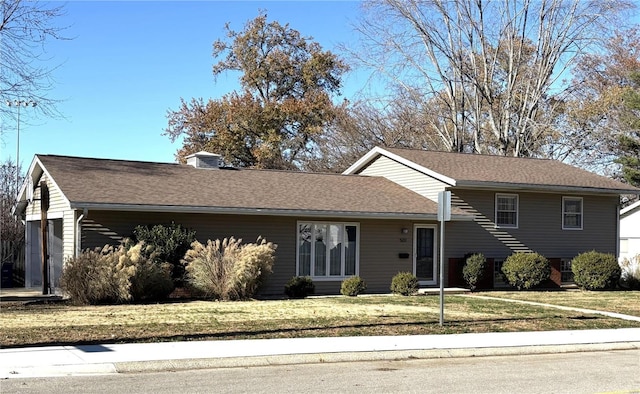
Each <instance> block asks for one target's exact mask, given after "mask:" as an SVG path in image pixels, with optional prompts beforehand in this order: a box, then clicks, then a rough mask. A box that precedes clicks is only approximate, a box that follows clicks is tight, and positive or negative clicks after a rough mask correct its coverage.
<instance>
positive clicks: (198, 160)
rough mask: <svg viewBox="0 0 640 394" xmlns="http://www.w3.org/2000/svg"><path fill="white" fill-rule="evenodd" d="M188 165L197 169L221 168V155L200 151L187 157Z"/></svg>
mask: <svg viewBox="0 0 640 394" xmlns="http://www.w3.org/2000/svg"><path fill="white" fill-rule="evenodd" d="M187 164H188V165H190V166H193V167H195V168H209V169H218V168H220V155H217V154H215V153H209V152H205V151H200V152H198V153H194V154H191V155H189V156H187Z"/></svg>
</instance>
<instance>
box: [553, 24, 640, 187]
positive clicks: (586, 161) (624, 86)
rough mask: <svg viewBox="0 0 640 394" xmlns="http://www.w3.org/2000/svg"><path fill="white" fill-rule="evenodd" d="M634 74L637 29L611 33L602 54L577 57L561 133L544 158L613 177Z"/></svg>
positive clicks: (639, 55)
mask: <svg viewBox="0 0 640 394" xmlns="http://www.w3.org/2000/svg"><path fill="white" fill-rule="evenodd" d="M634 71H636V72H637V71H640V29H638V28H637V27H635V28H631V29H626V30H619V31H616V32H615V34H614V35H613V36H612V37H611V38H610V39H608V40H607V41H606V43H605V44H604V45H603V47H602V50H601V51H599V52H595V53H588V54H584V55H582V56H580V57H579V58H578V61H577V63H576V66H575V67H574V68H573V70H572V76H573V77H572V81H571V90H568V91H567V93H566V94H565V95H564V97H563V102H562V111H561V116H560V117H559V118H557V122H558V124H559V125H558V128H561V129H562V130H563V133H562V134H559V135H558V138H557V139H555V141H554V142H553V144H549V145H548V155H549V156H550V157H553V158H556V159H559V160H562V161H565V162H570V163H572V164H577V165H579V166H581V167H583V168H588V169H591V170H594V171H597V172H600V173H604V174H608V175H616V174H617V173H618V172H619V166H618V165H616V164H615V159H616V157H617V155H618V153H619V152H618V146H617V145H618V139H619V137H620V136H621V135H623V134H626V133H630V132H632V130H633V127H632V126H633V122H630V120H631V119H632V118H630V116H629V115H631V114H630V113H629V112H630V111H631V109H630V108H629V107H628V106H627V105H625V104H628V103H626V100H625V97H626V96H627V95H628V94H629V93H631V90H632V89H633V85H634V82H633V80H632V74H633V72H634Z"/></svg>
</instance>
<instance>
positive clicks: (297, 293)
mask: <svg viewBox="0 0 640 394" xmlns="http://www.w3.org/2000/svg"><path fill="white" fill-rule="evenodd" d="M315 291H316V285H315V284H313V280H312V279H311V277H309V276H294V277H293V278H291V279H289V282H287V284H286V285H285V286H284V293H285V294H286V295H287V297H290V298H305V297H306V296H308V295H311V294H313V293H314V292H315Z"/></svg>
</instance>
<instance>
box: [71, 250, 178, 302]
mask: <svg viewBox="0 0 640 394" xmlns="http://www.w3.org/2000/svg"><path fill="white" fill-rule="evenodd" d="M144 252H145V245H144V243H142V242H140V243H138V244H135V245H133V246H125V245H124V244H122V245H120V246H118V247H113V246H111V245H105V246H104V247H103V248H96V249H94V250H86V251H84V252H83V253H81V254H80V255H79V256H78V257H77V258H71V259H68V260H67V261H66V262H65V267H64V270H63V272H62V276H61V278H60V287H61V288H62V290H63V291H64V292H65V293H66V294H67V295H68V296H69V298H70V299H71V300H72V302H75V303H78V304H105V303H124V302H131V301H143V300H151V299H153V300H156V299H162V298H165V297H166V296H167V295H168V294H169V293H171V291H172V290H173V281H172V280H171V273H170V272H171V271H170V269H169V268H168V267H167V266H166V265H159V264H156V263H155V262H154V261H153V255H152V258H151V259H149V258H147V257H146V256H145V253H144Z"/></svg>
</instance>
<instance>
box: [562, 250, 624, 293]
mask: <svg viewBox="0 0 640 394" xmlns="http://www.w3.org/2000/svg"><path fill="white" fill-rule="evenodd" d="M571 271H573V280H574V281H575V282H576V285H578V286H579V287H580V288H582V289H586V290H604V289H613V288H615V287H616V286H617V284H618V280H619V279H620V276H621V274H622V272H621V269H620V265H619V264H618V260H617V259H616V256H614V255H612V254H608V253H600V252H596V251H595V250H592V251H590V252H585V253H581V254H579V255H577V256H576V257H574V258H573V260H571Z"/></svg>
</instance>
